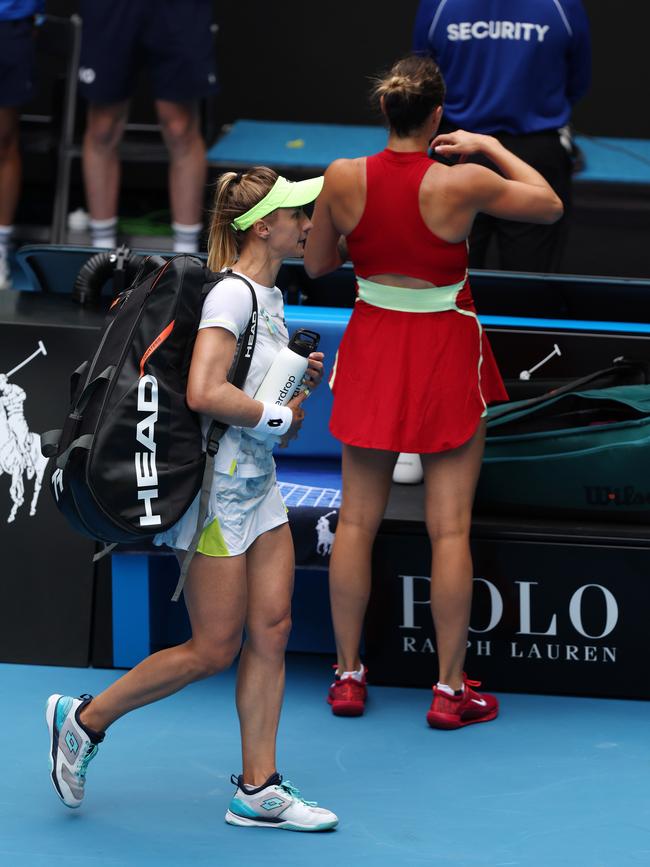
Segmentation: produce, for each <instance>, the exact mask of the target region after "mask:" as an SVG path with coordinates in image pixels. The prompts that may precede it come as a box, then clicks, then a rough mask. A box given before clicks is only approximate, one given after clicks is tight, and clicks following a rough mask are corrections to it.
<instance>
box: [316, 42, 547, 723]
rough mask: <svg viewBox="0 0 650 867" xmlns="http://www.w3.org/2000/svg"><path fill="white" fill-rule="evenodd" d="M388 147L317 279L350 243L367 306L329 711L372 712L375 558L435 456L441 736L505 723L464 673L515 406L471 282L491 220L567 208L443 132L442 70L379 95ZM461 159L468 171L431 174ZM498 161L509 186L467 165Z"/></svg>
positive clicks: (325, 229)
mask: <svg viewBox="0 0 650 867" xmlns="http://www.w3.org/2000/svg"><path fill="white" fill-rule="evenodd" d="M375 95H376V96H377V97H378V99H379V102H380V106H381V110H382V112H383V114H384V116H385V118H386V120H387V122H388V125H389V135H388V143H387V147H386V149H385V150H383V151H382V152H381V153H379V154H375V155H374V156H369V157H365V158H360V159H351V160H350V159H342V160H337V161H336V162H334V163H332V165H331V166H330V167H329V168H328V170H327V172H326V174H325V185H324V187H323V192H322V193H321V195H320V197H319V199H318V201H317V204H316V208H315V211H314V217H313V223H314V227H313V229H312V232H311V235H310V236H309V239H308V242H307V247H306V252H305V267H306V269H307V272H308V273H309V274H310V275H311V276H312V277H317V276H320V275H322V274H325V273H327V272H328V271H331V270H333V269H335V268H337V267H338V266H339V265H340V264H341V262H342V261H343V258H344V256H342V255H341V251H342V250H343V253H345V250H344V247H345V243H347V250H348V253H349V257H350V259H351V260H352V262H353V264H354V268H355V272H356V275H357V285H358V296H357V300H356V303H355V306H354V311H353V314H352V317H351V319H350V323H349V325H348V327H347V330H346V332H345V335H344V337H343V340H342V342H341V345H340V348H339V352H338V356H337V360H336V363H335V366H334V369H333V370H332V374H331V377H330V386H331V388H332V391H333V394H334V407H333V410H332V416H331V421H330V429H331V431H332V433H333V434H334V436H335V437H337V438H338V439H339V440H341V442H342V443H343V500H342V506H341V511H340V514H339V521H338V527H337V531H336V536H335V541H334V547H333V551H332V556H331V560H330V598H331V604H332V617H333V621H334V629H335V633H336V642H337V649H338V666H337V674H336V679H335V682H334V684H333V685H332V686H331V688H330V692H329V696H328V701H329V703H330V705H331V707H332V710H333V712H334V713H335V714H338V715H348V716H357V715H360V714H361V713H363V709H364V704H365V700H366V696H367V687H366V678H365V668H364V666H363V664H362V662H361V660H360V658H359V641H360V636H361V629H362V623H363V618H364V615H365V611H366V607H367V603H368V597H369V594H370V563H371V552H372V545H373V541H374V538H375V535H376V533H377V529H378V527H379V524H380V522H381V520H382V517H383V514H384V510H385V508H386V502H387V500H388V495H389V491H390V486H391V480H392V473H393V468H394V466H395V462H396V460H397V457H398V454H399V453H400V452H409V453H418V454H420V455H421V457H422V464H423V469H424V483H425V500H426V505H425V511H426V525H427V531H428V534H429V537H430V539H431V545H432V567H431V610H432V614H433V620H434V625H435V632H436V643H437V654H438V662H439V672H438V682H437V683H436V684H435V685H434V687H433V701H432V704H431V708H430V710H429V712H428V714H427V720H428V722H429V724H430V725H431V726H433V727H436V728H447V729H449V728H458V727H460V726H465V725H468V724H470V723H475V722H486V721H488V720H491V719H494V717H496V715H497V713H498V703H497V700H496V698H494V696H490V695H487V694H481V693H477V692H476V691H475V690H474V689H473V688H472V687H473V686H474V687H475V686H478V684H477V683H475V682H473V681H469V680H468V679H467V677H466V675H465V674H464V671H463V668H464V661H465V649H466V642H467V634H468V626H469V615H470V607H471V601H472V561H471V555H470V548H469V531H470V524H471V511H472V502H473V498H474V490H475V487H476V482H477V479H478V474H479V471H480V467H481V460H482V456H483V446H484V438H485V415H486V411H487V410H486V407H487V404H488V403H490V402H491V401H499V400H507V394H506V391H505V388H504V386H503V382H502V380H501V376H500V375H499V371H498V368H497V365H496V363H495V360H494V357H493V355H492V351H491V349H490V345H489V343H488V340H487V337H486V336H485V334H484V333H483V331H482V329H481V325H480V322H479V320H478V318H477V316H476V312H475V308H474V303H473V301H472V294H471V291H470V286H469V280H468V275H467V258H468V245H467V238H468V235H469V232H470V229H471V227H472V222H473V220H474V218H475V216H476V214H477V213H478V212H479V211H483V212H485V213H488V214H492V215H493V216H496V217H502V218H505V219H509V220H521V221H526V222H537V223H553V222H555V221H556V220H558V219H559V218H560V216H561V215H562V203H561V201H560V199H559V198H558V197H557V196H556V195H555V193H554V192H553V190H552V189H551V187H550V186H549V185H548V184H547V182H546V181H545V180H544V178H543V177H542V176H541V175H540V174H539V173H538V172H537V171H535V170H534V169H532V168H531V167H530V166H529V165H527V164H526V163H524V162H523V161H522V160H520V159H519V158H518V157H515V156H514V154H512V153H510V152H509V151H508V150H506V149H505V148H504V147H503V145H501V144H500V143H499V142H498V141H497V140H496V139H494V138H492V137H491V136H486V135H477V134H473V133H469V132H465V131H463V130H458V131H456V132H452V133H449V134H447V135H438V136H436V132H437V129H438V125H439V123H440V118H441V115H442V103H443V99H444V82H443V80H442V76H441V74H440V71H439V69H438V67H437V65H436V64H435V63H434V62H433V61H432V60H430V59H429V58H424V57H415V56H412V57H407V58H404V59H403V60H400V61H398V62H397V63H396V64H395V65H394V66H393V68H392V69H391V70H390V72H389V73H388V74H387V75H386V76H384V77H383V78H381V79H379V80H378V81H377V83H376V87H375ZM430 146H431V147H433V148H434V150H435V152H436V153H437V154H440V155H442V156H446V157H457V158H458V162H457V163H456V164H454V165H443V164H442V163H439V162H434V161H432V160H431V159H430V158H429V156H428V152H429V147H430ZM473 154H481V155H483V156H485V157H487V158H488V159H489V160H490V161H491V162H492V163H494V165H495V166H496V168H497V169H498V170H499V173H497V172H494V171H491V170H490V169H487V168H485V167H484V166H480V165H476V164H472V163H468V162H466V160H467V158H468V157H470V156H471V155H473Z"/></svg>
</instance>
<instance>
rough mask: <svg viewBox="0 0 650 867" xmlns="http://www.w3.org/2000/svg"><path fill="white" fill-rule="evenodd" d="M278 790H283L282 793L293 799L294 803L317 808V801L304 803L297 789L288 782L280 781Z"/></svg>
mask: <svg viewBox="0 0 650 867" xmlns="http://www.w3.org/2000/svg"><path fill="white" fill-rule="evenodd" d="M280 788H281V789H284V791H285V792H286V793H287V794H288V795H290V796H291V797H292V798H295V799H296V801H301V802H302V803H303V804H306V805H307V806H308V807H317V806H318V801H306V800H305V799H304V798H303V796H302V795H301V794H300V791H299V789H297V788H296V787H295V786H294V785H292V784H291V783H290V782H289V780H282V782H281V783H280Z"/></svg>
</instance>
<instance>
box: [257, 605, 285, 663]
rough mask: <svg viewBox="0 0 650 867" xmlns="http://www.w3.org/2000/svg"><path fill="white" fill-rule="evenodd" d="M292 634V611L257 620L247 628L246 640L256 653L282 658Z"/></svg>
mask: <svg viewBox="0 0 650 867" xmlns="http://www.w3.org/2000/svg"><path fill="white" fill-rule="evenodd" d="M290 633H291V611H290V610H289V609H287V610H284V611H281V612H277V613H275V614H272V615H271V616H267V617H265V618H263V619H256V620H255V621H253V622H250V623H249V624H248V625H247V627H246V639H247V641H248V642H249V644H250V645H251V646H252V647H253V648H254V649H255V651H256V652H258V653H260V654H261V655H263V656H269V657H272V656H281V655H282V654H284V651H285V649H286V646H287V642H288V641H289V635H290Z"/></svg>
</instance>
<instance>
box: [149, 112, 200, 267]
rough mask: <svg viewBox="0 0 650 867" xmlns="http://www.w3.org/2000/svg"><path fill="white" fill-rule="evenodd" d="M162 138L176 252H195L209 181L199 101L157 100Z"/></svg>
mask: <svg viewBox="0 0 650 867" xmlns="http://www.w3.org/2000/svg"><path fill="white" fill-rule="evenodd" d="M156 111H157V112H158V120H159V121H160V125H161V127H162V136H163V139H164V141H165V144H166V145H167V149H168V151H169V199H170V204H171V211H172V229H173V231H174V252H176V253H195V252H196V251H197V250H198V245H199V235H200V233H201V229H202V228H203V222H202V219H201V215H202V211H203V195H204V191H205V183H206V178H207V164H206V161H205V142H204V141H203V136H202V135H201V130H200V128H199V106H198V102H197V101H196V100H195V101H192V102H183V103H178V102H169V101H167V100H162V99H158V100H156Z"/></svg>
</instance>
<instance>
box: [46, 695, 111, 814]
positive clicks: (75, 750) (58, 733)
mask: <svg viewBox="0 0 650 867" xmlns="http://www.w3.org/2000/svg"><path fill="white" fill-rule="evenodd" d="M91 698H92V696H89V695H82V696H81V697H80V698H73V697H72V696H70V695H51V696H50V697H49V698H48V700H47V705H46V708H45V720H46V722H47V728H48V731H49V733H50V771H51V777H52V783H53V784H54V788H55V789H56V793H57V795H58V796H59V798H61V800H62V801H63V803H64V804H65V805H66V807H80V806H81V802H82V801H83V796H84V786H85V783H86V769H87V768H88V763H89V762H90V761H91V759H94V758H95V756H96V755H97V750H98V746H97V743H95V742H94V741H93V740H91V738H90V736H89V735H88V732H87V731H86V730H85V729H84V728H83V727H82V726H81V723H80V722H79V711H80V710H81V709H82V708H83V707H85V706H86V705H87V704H88V702H89V701H90V700H91ZM97 738H98V739H99V741H100V742H101V740H103V734H99V733H98V734H97Z"/></svg>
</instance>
